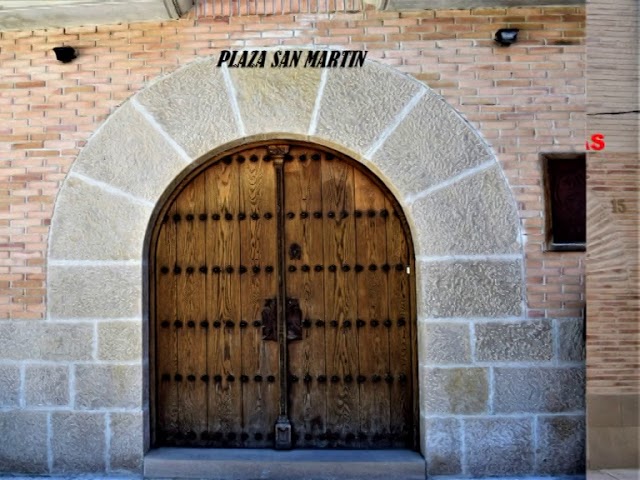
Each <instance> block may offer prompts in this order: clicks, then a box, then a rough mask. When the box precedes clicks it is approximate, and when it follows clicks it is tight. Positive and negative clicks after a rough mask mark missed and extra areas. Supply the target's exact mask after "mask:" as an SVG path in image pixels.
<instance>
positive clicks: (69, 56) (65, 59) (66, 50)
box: [53, 47, 78, 63]
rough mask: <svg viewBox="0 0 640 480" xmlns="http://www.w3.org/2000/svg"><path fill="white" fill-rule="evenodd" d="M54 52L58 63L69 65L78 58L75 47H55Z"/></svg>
mask: <svg viewBox="0 0 640 480" xmlns="http://www.w3.org/2000/svg"><path fill="white" fill-rule="evenodd" d="M53 52H54V53H55V54H56V58H57V59H58V61H60V62H62V63H69V62H71V61H72V60H73V59H74V58H76V57H77V56H78V52H77V50H76V49H75V48H73V47H55V48H54V49H53Z"/></svg>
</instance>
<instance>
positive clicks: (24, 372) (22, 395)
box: [18, 363, 27, 408]
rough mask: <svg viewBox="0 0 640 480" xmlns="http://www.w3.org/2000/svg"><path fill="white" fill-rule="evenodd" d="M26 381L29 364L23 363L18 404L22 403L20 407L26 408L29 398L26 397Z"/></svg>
mask: <svg viewBox="0 0 640 480" xmlns="http://www.w3.org/2000/svg"><path fill="white" fill-rule="evenodd" d="M26 381H27V366H26V365H25V364H24V363H23V364H21V365H20V389H19V397H18V404H19V405H20V408H24V407H25V406H26V404H27V400H26V398H25V390H26Z"/></svg>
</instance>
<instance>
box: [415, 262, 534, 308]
mask: <svg viewBox="0 0 640 480" xmlns="http://www.w3.org/2000/svg"><path fill="white" fill-rule="evenodd" d="M418 268H420V276H421V278H422V281H421V288H422V295H421V296H422V302H421V304H420V305H419V308H420V311H419V315H420V316H424V317H502V316H515V315H520V313H521V310H522V292H521V289H522V262H521V261H520V260H506V261H450V262H420V264H419V266H418Z"/></svg>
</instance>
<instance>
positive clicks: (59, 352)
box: [0, 322, 93, 361]
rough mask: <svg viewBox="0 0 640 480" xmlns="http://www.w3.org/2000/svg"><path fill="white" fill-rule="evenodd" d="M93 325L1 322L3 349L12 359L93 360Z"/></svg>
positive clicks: (0, 330)
mask: <svg viewBox="0 0 640 480" xmlns="http://www.w3.org/2000/svg"><path fill="white" fill-rule="evenodd" d="M92 344H93V327H92V326H91V325H89V324H80V323H77V324H68V323H56V324H52V323H44V322H0V352H2V357H3V358H5V359H11V360H54V361H55V360H89V359H90V358H91V354H92V349H93V346H92Z"/></svg>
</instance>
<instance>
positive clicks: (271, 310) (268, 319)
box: [262, 298, 278, 342]
mask: <svg viewBox="0 0 640 480" xmlns="http://www.w3.org/2000/svg"><path fill="white" fill-rule="evenodd" d="M262 339H263V340H273V341H274V342H277V341H278V301H277V300H276V299H275V298H268V299H267V300H265V302H264V308H263V309H262Z"/></svg>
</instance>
